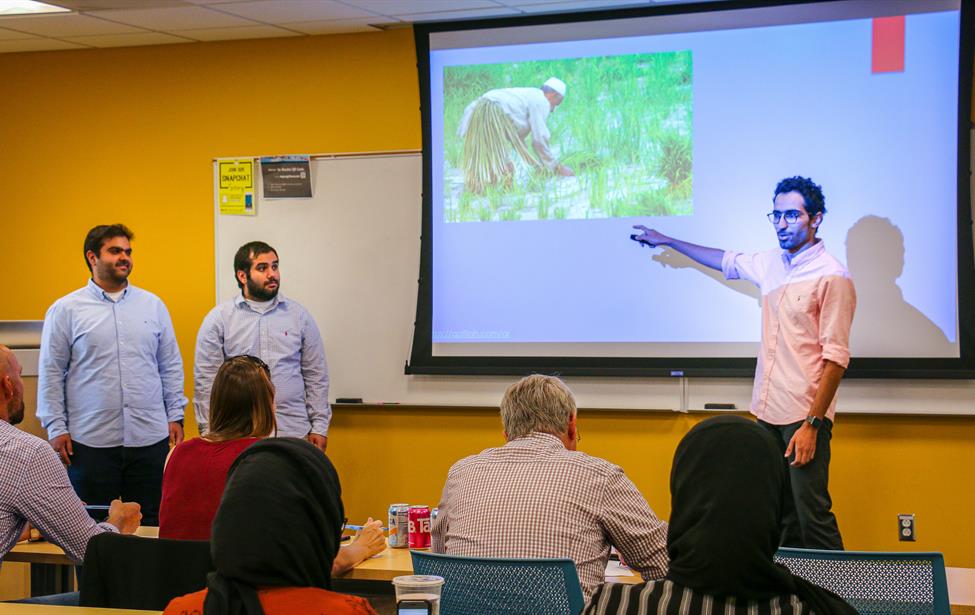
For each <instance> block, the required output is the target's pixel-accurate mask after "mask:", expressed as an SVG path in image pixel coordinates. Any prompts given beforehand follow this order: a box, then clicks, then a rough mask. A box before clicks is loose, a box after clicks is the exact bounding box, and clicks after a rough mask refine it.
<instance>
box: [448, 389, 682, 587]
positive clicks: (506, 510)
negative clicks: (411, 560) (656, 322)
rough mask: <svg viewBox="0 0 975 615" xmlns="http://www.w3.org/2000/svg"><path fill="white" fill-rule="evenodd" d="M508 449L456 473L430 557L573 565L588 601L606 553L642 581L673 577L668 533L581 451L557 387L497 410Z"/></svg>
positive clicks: (572, 412) (620, 477)
mask: <svg viewBox="0 0 975 615" xmlns="http://www.w3.org/2000/svg"><path fill="white" fill-rule="evenodd" d="M501 422H502V424H503V425H504V433H505V438H506V439H507V441H508V442H507V444H505V445H504V446H502V447H500V448H489V449H487V450H485V451H483V452H481V453H479V454H477V455H473V456H471V457H467V458H466V459H462V460H460V461H458V462H457V463H455V464H454V465H453V467H452V468H450V471H449V472H448V474H447V482H446V484H445V485H444V489H443V497H442V498H441V502H440V511H439V515H438V516H437V520H436V522H434V525H433V536H432V538H433V544H432V546H433V550H434V551H435V552H437V553H448V554H451V555H465V556H472V557H524V558H550V557H568V558H571V559H572V560H574V561H575V563H576V568H577V569H578V571H579V580H580V581H581V582H582V589H583V593H584V594H585V596H586V598H587V599H588V598H589V596H591V595H592V593H593V592H594V591H596V588H597V587H598V586H599V584H600V583H602V581H603V577H604V572H605V568H606V562H607V560H608V559H609V550H610V546H615V547H616V548H617V549H618V550H619V551H620V552H621V553H622V554H623V557H624V558H625V559H626V562H627V563H628V564H629V565H630V566H631V567H632V568H633V569H634V570H636V571H638V572H640V573H641V574H642V575H643V578H645V579H653V578H659V577H662V576H663V575H664V574H665V573H666V572H667V551H666V549H665V547H666V536H667V524H666V523H664V522H662V521H660V520H659V519H658V518H657V517H656V515H654V513H653V511H652V510H650V506H649V505H648V504H647V501H646V500H645V499H644V497H643V496H642V495H641V494H640V492H639V491H638V490H637V488H636V487H635V486H634V485H633V483H632V482H631V481H630V479H629V478H627V476H626V474H624V473H623V470H622V469H621V468H620V467H618V466H615V465H613V464H612V463H609V462H608V461H605V460H603V459H599V458H597V457H590V456H589V455H586V454H585V453H580V452H578V451H576V442H577V441H578V431H577V429H576V404H575V400H574V399H573V397H572V393H571V392H570V391H569V389H568V388H567V387H566V386H565V384H564V383H563V382H562V381H561V380H559V379H558V378H552V377H549V376H540V375H534V376H528V377H527V378H523V379H522V380H520V381H518V382H516V383H515V384H513V385H511V386H510V387H508V390H507V391H505V394H504V398H503V399H502V400H501Z"/></svg>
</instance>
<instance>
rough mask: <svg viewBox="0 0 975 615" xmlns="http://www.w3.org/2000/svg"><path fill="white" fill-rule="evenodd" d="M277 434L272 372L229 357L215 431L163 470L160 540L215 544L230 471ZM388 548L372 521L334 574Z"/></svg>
mask: <svg viewBox="0 0 975 615" xmlns="http://www.w3.org/2000/svg"><path fill="white" fill-rule="evenodd" d="M276 432H277V426H276V424H275V421H274V384H273V383H272V382H271V370H270V369H269V368H268V366H267V364H266V363H265V362H264V361H262V360H261V359H259V358H257V357H252V356H250V355H240V356H237V357H231V358H229V359H227V360H226V361H225V362H224V364H223V365H221V366H220V370H219V371H217V376H216V378H214V380H213V389H212V391H211V393H210V431H209V432H207V434H206V435H205V436H203V437H201V438H193V439H192V440H186V441H184V442H183V443H182V444H180V445H179V446H177V447H175V448H174V449H173V450H172V452H171V453H170V454H169V458H168V459H167V460H166V468H165V470H164V471H163V482H162V503H161V504H160V506H159V537H160V538H176V539H181V540H210V526H211V525H212V524H213V516H214V514H215V513H216V511H217V506H219V505H220V497H221V496H222V495H223V490H224V485H225V484H226V482H227V472H228V470H229V469H230V466H231V465H232V464H233V463H234V461H235V460H236V459H237V457H239V456H240V454H241V453H243V452H244V450H246V449H247V448H249V447H250V446H251V445H252V444H254V443H255V442H257V441H258V440H260V439H262V438H266V437H268V436H270V435H271V434H273V433H276ZM385 548H386V541H385V539H384V537H383V530H382V523H381V522H380V521H373V520H372V518H369V520H368V521H367V522H366V524H365V526H364V527H363V529H362V531H360V532H359V534H358V535H357V536H356V537H355V539H354V540H353V541H352V543H351V544H349V545H348V546H346V547H343V548H342V550H341V551H340V552H339V554H338V556H337V557H336V558H335V565H334V566H333V568H332V575H333V576H337V575H340V574H343V573H345V572H346V571H348V570H350V569H351V568H352V567H353V566H355V565H356V564H358V563H359V562H361V561H363V560H365V559H366V558H368V557H371V556H373V555H375V554H376V553H379V552H380V551H382V550H383V549H385Z"/></svg>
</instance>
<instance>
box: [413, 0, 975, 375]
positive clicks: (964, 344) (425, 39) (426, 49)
mask: <svg viewBox="0 0 975 615" xmlns="http://www.w3.org/2000/svg"><path fill="white" fill-rule="evenodd" d="M834 1H841V0H780V1H777V2H772V3H770V2H761V1H736V0H728V1H726V2H699V3H692V4H672V5H664V6H653V7H645V8H644V7H641V8H633V9H620V10H607V11H594V12H587V13H571V14H548V15H532V16H526V17H516V18H500V19H480V20H472V21H462V22H435V23H427V24H417V25H415V26H414V39H415V45H416V54H417V68H418V76H419V86H420V104H421V121H422V138H423V162H422V169H423V177H422V190H423V193H422V221H421V238H420V239H421V241H420V272H419V280H418V292H417V306H416V319H415V322H414V331H413V341H412V347H411V356H410V359H409V361H408V362H407V363H406V366H405V373H406V374H417V375H420V374H422V375H467V376H469V375H483V376H488V375H523V374H529V373H546V374H559V375H563V376H603V377H708V378H711V377H714V378H735V377H751V376H753V375H754V371H755V363H756V359H755V357H721V358H709V357H578V356H531V357H529V356H436V355H434V354H433V288H432V281H433V244H432V241H433V215H434V208H433V202H432V200H433V196H432V195H433V190H432V187H433V168H432V164H433V153H432V147H433V143H432V139H431V113H432V111H431V110H432V106H431V99H430V35H431V34H433V33H437V32H446V31H461V30H477V29H483V28H502V27H511V26H532V25H548V24H562V23H574V22H587V21H599V20H608V19H623V18H635V17H654V16H664V15H675V14H690V13H700V12H716V11H727V10H737V9H747V8H764V7H769V6H788V5H802V4H805V5H810V4H820V3H823V4H825V3H830V2H834ZM972 4H973V3H971V2H967V1H962V2H961V15H960V30H961V31H960V38H959V58H958V60H959V61H958V69H959V76H958V157H957V160H958V162H957V164H958V172H957V178H958V186H957V194H958V205H957V227H956V228H957V254H958V269H957V272H958V280H957V284H958V287H957V288H958V306H957V307H958V341H959V355H960V356H959V357H958V358H878V357H854V358H853V359H852V360H851V362H850V366H849V368H848V370H847V372H846V376H847V377H852V378H898V379H901V378H914V379H917V378H923V379H973V378H975V252H973V250H975V248H973V230H975V228H973V217H975V211H973V209H975V206H973V203H972V201H971V192H972V187H971V181H972V176H971V174H972V170H971V169H972V155H971V130H972V121H971V110H972V69H973V55H975V9H973V7H972ZM854 326H855V325H854Z"/></svg>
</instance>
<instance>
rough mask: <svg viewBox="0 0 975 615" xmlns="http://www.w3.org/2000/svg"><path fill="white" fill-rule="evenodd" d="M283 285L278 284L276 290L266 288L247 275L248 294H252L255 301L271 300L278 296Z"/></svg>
mask: <svg viewBox="0 0 975 615" xmlns="http://www.w3.org/2000/svg"><path fill="white" fill-rule="evenodd" d="M279 288H281V285H280V284H278V288H275V289H274V290H265V289H264V287H263V286H258V285H257V284H255V283H254V282H253V281H252V280H251V279H250V276H248V277H247V294H248V295H250V296H251V299H253V300H254V301H270V300H271V299H274V298H275V297H277V296H278V289H279Z"/></svg>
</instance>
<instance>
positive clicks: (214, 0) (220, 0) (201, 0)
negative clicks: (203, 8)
mask: <svg viewBox="0 0 975 615" xmlns="http://www.w3.org/2000/svg"><path fill="white" fill-rule="evenodd" d="M186 2H189V3H190V4H227V3H229V2H240V0H186Z"/></svg>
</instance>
